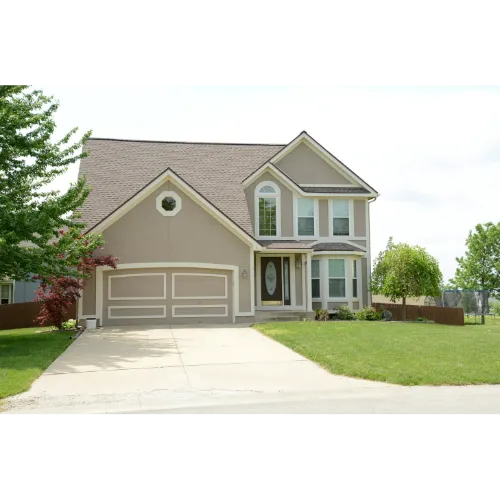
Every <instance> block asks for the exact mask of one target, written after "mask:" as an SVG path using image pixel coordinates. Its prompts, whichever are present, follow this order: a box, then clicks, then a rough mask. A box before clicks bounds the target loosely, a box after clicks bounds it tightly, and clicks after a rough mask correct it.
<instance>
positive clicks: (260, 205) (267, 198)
mask: <svg viewBox="0 0 500 500" xmlns="http://www.w3.org/2000/svg"><path fill="white" fill-rule="evenodd" d="M255 193H256V221H255V222H256V223H255V226H256V227H257V228H258V229H257V231H258V236H264V237H270V236H271V237H272V236H279V233H280V219H279V217H280V189H279V187H278V186H277V185H276V184H275V183H274V182H261V183H260V184H259V185H258V186H257V188H256V190H255Z"/></svg>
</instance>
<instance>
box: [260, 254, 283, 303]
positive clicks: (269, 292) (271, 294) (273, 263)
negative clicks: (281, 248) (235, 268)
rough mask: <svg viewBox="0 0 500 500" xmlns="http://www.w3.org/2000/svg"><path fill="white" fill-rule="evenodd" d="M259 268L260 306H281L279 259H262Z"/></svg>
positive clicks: (281, 292)
mask: <svg viewBox="0 0 500 500" xmlns="http://www.w3.org/2000/svg"><path fill="white" fill-rule="evenodd" d="M260 266H261V288H262V290H261V299H262V305H264V306H281V305H283V284H282V274H281V257H262V258H261V260H260Z"/></svg>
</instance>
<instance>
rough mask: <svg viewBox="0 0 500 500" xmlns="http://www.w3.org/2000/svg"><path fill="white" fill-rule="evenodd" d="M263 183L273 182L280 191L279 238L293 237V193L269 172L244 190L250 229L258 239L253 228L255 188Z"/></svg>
mask: <svg viewBox="0 0 500 500" xmlns="http://www.w3.org/2000/svg"><path fill="white" fill-rule="evenodd" d="M265 181H271V182H274V183H275V184H276V185H277V186H278V187H279V188H280V190H281V206H280V211H281V236H287V237H293V193H292V191H291V190H290V189H288V188H287V187H286V186H285V185H284V184H283V183H281V182H280V181H279V180H278V179H277V178H276V177H274V176H273V175H272V174H271V173H270V172H264V173H263V174H262V175H261V176H259V177H258V178H257V179H256V180H255V181H254V182H253V183H252V184H250V185H249V186H248V187H247V188H246V189H245V196H246V199H247V204H248V210H249V213H250V218H251V219H252V227H253V230H254V233H255V235H256V237H257V238H258V236H257V235H258V232H257V228H256V227H255V188H256V187H257V186H258V185H259V184H260V183H261V182H265Z"/></svg>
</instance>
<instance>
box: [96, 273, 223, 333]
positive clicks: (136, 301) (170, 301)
mask: <svg viewBox="0 0 500 500" xmlns="http://www.w3.org/2000/svg"><path fill="white" fill-rule="evenodd" d="M232 322H233V276H232V272H231V271H224V270H214V269H203V268H168V269H166V268H157V269H123V270H115V271H107V272H105V273H103V325H110V326H113V325H115V326H121V325H123V326H124V325H147V324H150V325H153V324H154V325H158V324H200V323H201V324H209V323H232Z"/></svg>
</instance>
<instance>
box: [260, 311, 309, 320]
mask: <svg viewBox="0 0 500 500" xmlns="http://www.w3.org/2000/svg"><path fill="white" fill-rule="evenodd" d="M304 318H314V313H313V312H306V311H255V321H256V322H257V323H266V322H268V321H269V322H270V321H302V320H303V319H304Z"/></svg>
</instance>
